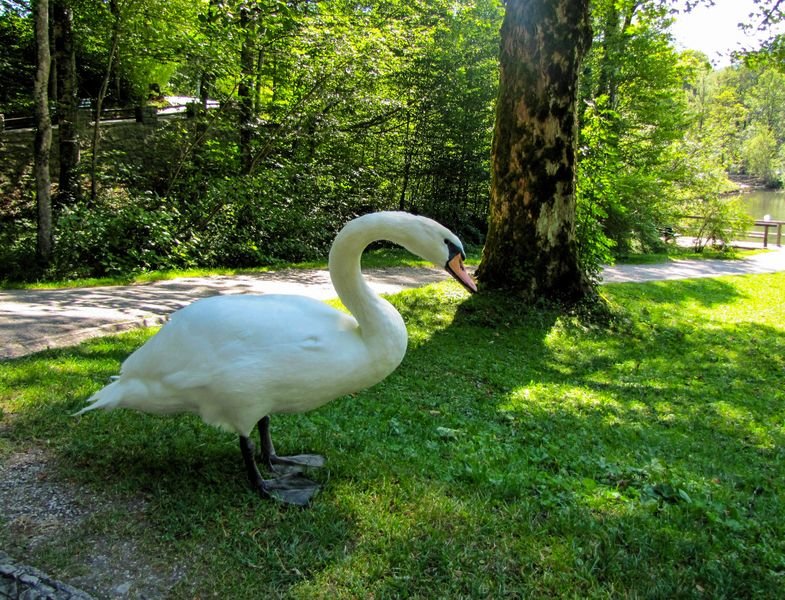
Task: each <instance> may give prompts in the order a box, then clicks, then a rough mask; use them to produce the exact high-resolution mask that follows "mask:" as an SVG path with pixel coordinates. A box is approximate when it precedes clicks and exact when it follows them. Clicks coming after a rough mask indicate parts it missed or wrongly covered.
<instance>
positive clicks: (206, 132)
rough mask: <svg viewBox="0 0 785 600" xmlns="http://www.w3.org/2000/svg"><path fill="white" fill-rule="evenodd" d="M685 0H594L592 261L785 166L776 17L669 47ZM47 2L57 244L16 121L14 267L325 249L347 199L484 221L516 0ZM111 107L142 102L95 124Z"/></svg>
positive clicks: (585, 247) (643, 244)
mask: <svg viewBox="0 0 785 600" xmlns="http://www.w3.org/2000/svg"><path fill="white" fill-rule="evenodd" d="M676 4H677V3H669V2H664V1H654V0H651V1H643V2H641V1H639V0H594V1H593V2H592V20H593V29H594V40H593V45H592V48H591V50H590V53H589V55H588V56H587V58H586V59H585V61H584V63H583V70H582V74H581V78H580V102H579V113H580V114H579V122H580V126H581V129H580V143H579V162H578V164H579V170H578V182H577V189H578V202H577V208H578V222H577V234H578V240H579V251H580V258H581V262H582V265H583V267H584V268H585V269H586V270H587V271H588V272H589V273H593V274H596V273H597V272H598V269H599V265H600V264H601V263H603V262H608V261H612V260H613V258H614V256H618V255H624V254H628V253H630V252H634V251H641V250H644V251H645V250H650V249H654V248H656V247H657V246H659V245H660V244H662V243H663V242H662V236H661V234H662V231H663V228H665V227H672V226H674V225H676V224H680V226H681V227H685V228H687V227H692V228H693V229H694V230H695V231H696V232H700V233H701V235H702V236H703V237H704V238H705V239H706V240H710V239H713V238H717V239H728V238H729V237H732V236H733V230H734V228H736V229H739V228H744V226H745V221H744V218H743V217H742V211H741V210H740V209H739V207H738V206H736V205H735V204H734V203H733V202H732V201H730V200H729V199H728V196H727V195H726V192H728V191H729V190H732V189H733V188H734V185H733V183H732V182H731V181H730V179H729V177H733V178H735V179H738V178H750V177H751V178H754V180H755V181H757V182H759V183H761V184H764V185H768V186H778V185H781V183H782V177H783V171H784V170H785V169H784V167H783V166H784V165H785V74H783V62H782V60H780V58H781V56H780V54H781V52H780V48H781V40H779V39H777V38H774V39H773V40H771V41H770V42H769V43H768V44H767V45H765V46H764V48H763V49H762V50H760V51H758V52H754V53H748V54H745V55H744V56H740V57H739V59H738V60H737V61H736V63H735V64H734V65H732V66H730V67H727V68H724V69H721V70H715V69H713V68H712V66H711V64H710V62H709V60H708V58H707V57H706V56H704V55H702V54H699V53H697V52H694V51H685V52H681V51H679V50H677V49H676V47H675V44H674V40H673V37H672V35H671V33H670V27H671V25H672V21H673V18H672V13H671V10H673V8H674V6H675V5H676ZM50 5H51V6H50V32H51V36H52V40H51V41H52V49H53V52H52V59H53V60H52V67H53V68H52V69H51V75H50V78H49V96H50V98H51V99H52V102H51V113H52V115H53V119H54V120H55V121H59V122H60V126H59V127H58V128H56V129H55V143H54V144H53V149H52V157H53V158H52V162H51V164H52V178H53V181H54V186H53V191H54V194H53V204H52V208H53V226H52V232H51V233H52V239H53V242H54V243H53V250H52V254H51V256H50V257H49V258H48V259H47V261H46V262H45V263H41V261H40V256H38V257H37V255H36V232H37V212H36V197H35V184H34V181H33V167H32V164H33V153H32V139H33V134H32V132H30V131H29V132H27V134H26V135H25V134H24V132H12V131H6V132H4V133H3V134H2V138H0V139H2V142H0V143H2V146H0V154H2V161H1V164H2V168H0V279H6V280H25V279H31V278H35V279H37V278H76V277H84V276H102V275H119V274H127V273H131V272H135V271H143V270H156V269H169V268H189V267H196V266H202V267H205V266H206V267H210V266H224V267H227V266H228V267H255V266H259V265H267V264H274V263H276V262H278V261H302V260H309V259H315V258H319V257H322V256H324V255H325V254H326V250H327V248H328V247H329V244H330V242H331V241H332V238H333V237H334V235H335V233H336V231H337V230H338V228H339V227H340V226H341V225H342V224H343V223H344V222H345V221H347V220H348V219H350V218H351V217H352V216H354V215H357V214H361V213H364V212H369V211H373V210H385V209H401V210H408V211H411V212H415V213H420V214H425V215H428V216H431V217H433V218H436V219H437V220H439V221H441V222H442V223H444V224H445V225H447V226H449V227H451V228H452V229H453V230H455V231H456V232H457V233H458V234H459V235H461V236H462V237H463V238H464V239H465V240H466V241H467V242H469V243H471V244H478V245H479V244H482V242H483V238H484V234H485V231H486V222H487V212H488V197H489V193H488V191H489V183H490V175H489V168H490V167H489V164H490V149H491V141H492V135H493V124H494V106H495V101H496V96H497V89H498V49H499V27H500V24H501V20H502V17H503V11H504V8H503V4H502V3H501V2H498V1H497V0H454V1H449V2H448V1H446V0H427V1H426V0H419V1H414V2H406V3H404V2H398V1H396V0H388V1H374V2H364V3H352V2H345V1H342V0H326V1H321V2H318V3H316V2H302V1H297V0H294V1H289V2H281V1H277V0H231V1H228V0H227V1H223V0H202V1H200V2H193V1H191V0H171V1H168V2H155V1H152V0H107V1H102V2H92V1H90V2H87V1H82V0H51V2H50ZM30 8H31V7H30V6H29V4H28V3H26V2H21V1H20V2H17V1H4V2H2V3H0V41H1V42H2V43H1V44H0V81H2V82H3V84H2V86H0V112H1V113H4V114H5V116H6V118H9V119H10V118H11V117H13V116H17V115H30V114H32V112H33V82H34V79H35V71H36V44H35V29H34V22H33V14H32V13H31V10H30ZM752 21H753V20H752V19H751V24H753V25H754V23H753V22H752ZM167 96H184V97H189V98H192V99H194V101H193V102H192V103H191V104H190V105H189V107H188V115H190V117H191V118H166V119H165V118H163V117H158V118H155V117H154V114H153V112H152V111H151V110H150V109H151V107H157V108H163V107H165V106H166V105H167V101H166V100H165V97H167ZM114 107H124V108H129V107H130V108H132V109H135V110H134V111H132V112H136V113H137V114H138V115H140V117H142V119H141V120H142V122H140V123H137V122H135V121H134V120H133V119H128V120H123V121H119V122H113V123H112V124H109V123H108V122H106V123H105V124H103V125H101V124H100V123H99V124H97V125H96V119H95V115H96V114H98V115H102V114H103V113H102V110H103V109H105V108H114ZM70 115H73V116H70ZM63 124H66V125H70V124H73V127H65V128H64V127H63ZM684 215H695V216H700V217H701V219H700V220H697V221H693V222H683V221H682V217H683V216H684Z"/></svg>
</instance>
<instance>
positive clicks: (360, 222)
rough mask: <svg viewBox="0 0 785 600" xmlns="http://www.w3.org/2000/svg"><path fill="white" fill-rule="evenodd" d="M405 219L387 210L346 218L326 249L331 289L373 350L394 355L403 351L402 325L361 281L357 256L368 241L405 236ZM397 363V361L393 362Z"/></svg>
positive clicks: (404, 337)
mask: <svg viewBox="0 0 785 600" xmlns="http://www.w3.org/2000/svg"><path fill="white" fill-rule="evenodd" d="M406 233H407V232H406V231H405V223H404V222H402V221H401V220H400V219H398V218H395V217H394V216H390V214H389V213H388V214H384V213H376V214H370V215H365V216H364V217H361V218H359V219H355V220H353V221H351V222H349V223H348V224H347V225H346V226H345V227H344V228H343V229H342V230H341V231H340V232H339V233H338V235H337V236H336V238H335V241H334V242H333V245H332V248H331V249H330V263H329V264H330V278H331V279H332V282H333V286H334V287H335V291H336V292H337V293H338V297H339V298H340V299H341V301H342V302H343V304H344V306H346V308H348V309H349V311H350V312H351V313H352V315H353V316H354V318H355V319H357V322H358V323H359V325H360V335H361V336H362V338H363V340H364V342H365V343H366V345H367V346H368V347H369V351H370V352H371V353H373V354H378V355H381V356H389V357H390V358H391V359H392V357H393V355H399V356H397V360H398V362H400V359H402V358H403V354H404V353H405V352H406V337H407V336H406V326H405V325H404V322H403V319H402V318H401V315H400V314H399V313H398V311H397V310H395V308H394V307H393V306H392V305H391V304H390V303H389V302H387V301H386V300H384V299H383V298H381V297H379V296H378V295H377V294H376V293H374V291H373V290H372V289H371V288H370V287H369V286H368V284H367V283H366V282H365V279H364V278H363V276H362V272H361V270H360V257H361V256H362V253H363V250H365V248H366V247H367V246H368V244H370V243H371V242H374V241H377V240H382V239H384V240H389V241H391V242H395V243H401V242H402V241H403V240H405V239H406ZM396 366H397V362H396Z"/></svg>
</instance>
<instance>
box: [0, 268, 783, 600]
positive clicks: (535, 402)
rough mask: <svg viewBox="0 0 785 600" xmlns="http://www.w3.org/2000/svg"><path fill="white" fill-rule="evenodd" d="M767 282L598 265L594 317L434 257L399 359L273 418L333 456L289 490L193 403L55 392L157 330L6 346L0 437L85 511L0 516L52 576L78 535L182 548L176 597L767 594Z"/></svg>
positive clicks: (163, 562) (76, 550)
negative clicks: (393, 367)
mask: <svg viewBox="0 0 785 600" xmlns="http://www.w3.org/2000/svg"><path fill="white" fill-rule="evenodd" d="M783 289H785V275H783V274H778V275H762V276H750V277H732V278H721V279H715V280H708V279H702V280H692V281H680V282H667V283H666V282H660V283H650V284H645V285H640V284H625V285H614V286H607V287H604V288H603V290H604V294H605V295H606V296H607V298H608V299H609V301H610V303H611V304H612V305H613V306H614V307H615V311H616V321H615V324H613V325H612V326H611V327H609V328H607V327H597V326H590V325H589V326H587V325H586V324H585V323H581V322H580V321H579V320H578V319H575V318H572V317H565V316H559V314H558V313H556V312H552V311H550V310H547V309H525V310H521V306H520V304H518V303H516V302H511V301H510V300H509V299H505V298H503V297H499V296H475V297H471V298H467V297H466V295H465V293H464V292H462V291H461V290H460V289H459V288H458V286H457V284H453V283H445V284H441V285H438V286H432V287H429V288H425V289H422V290H416V291H412V292H407V293H405V294H401V295H398V296H396V297H394V298H393V302H394V303H395V305H396V306H397V307H398V308H399V309H400V310H401V312H402V314H403V316H404V319H405V320H406V322H407V325H408V328H409V332H410V340H411V344H410V349H409V353H408V355H407V357H406V359H405V361H404V363H403V365H402V366H401V367H400V368H399V370H398V371H396V372H395V373H394V374H393V375H392V376H391V377H389V378H388V379H387V380H386V381H385V382H383V383H382V384H380V385H378V386H376V387H374V388H372V389H371V390H368V391H365V392H363V393H360V394H357V395H354V396H352V397H347V398H344V399H341V400H338V401H336V402H334V403H331V404H329V405H327V406H325V407H324V408H322V409H320V410H318V411H315V412H313V413H309V414H306V415H300V416H275V417H274V419H273V429H274V435H275V436H276V439H277V445H278V448H279V451H281V452H289V453H291V452H299V451H304V450H309V451H317V452H322V453H324V454H325V455H326V456H327V458H328V469H327V470H326V471H324V472H322V473H316V474H315V477H317V478H318V479H319V480H320V481H322V482H323V483H324V484H325V487H324V489H323V491H322V492H321V493H320V494H319V495H318V496H317V497H316V499H315V502H314V505H313V507H312V508H310V509H308V510H305V511H302V510H284V509H281V508H280V507H278V506H276V505H274V504H272V503H269V502H263V501H261V500H260V499H259V498H258V497H257V496H256V495H255V494H254V493H253V492H252V491H251V490H250V489H249V488H248V487H247V483H246V481H245V475H244V472H243V466H242V460H241V459H240V456H239V451H238V448H237V440H236V438H235V437H234V436H230V435H227V434H225V433H221V432H219V431H217V430H214V429H211V428H208V427H206V426H203V425H202V424H201V423H200V422H199V421H198V419H195V418H185V417H176V418H161V417H152V416H145V415H142V414H139V413H132V412H123V411H116V412H114V413H101V414H98V413H94V414H90V415H88V416H85V417H82V418H80V419H73V418H71V417H69V416H68V415H69V414H70V413H71V412H73V411H75V410H76V409H77V408H79V407H81V406H82V405H83V402H84V400H85V398H86V397H87V396H88V395H89V394H90V393H91V392H93V391H94V390H96V389H97V388H98V387H100V386H101V385H102V384H103V382H104V381H105V380H106V378H107V377H108V376H109V375H111V374H114V373H116V372H117V368H118V365H119V363H120V361H121V360H123V359H124V358H125V356H127V354H128V353H129V352H131V351H132V350H133V349H134V348H135V347H137V346H138V345H139V344H141V343H142V342H143V341H144V340H145V339H146V337H147V336H148V335H150V333H151V332H146V333H141V332H135V333H131V334H126V335H123V336H120V337H117V338H105V339H100V340H95V341H92V342H90V343H86V344H83V345H81V346H79V347H76V348H71V349H65V350H59V351H50V352H46V353H43V354H40V355H35V356H31V357H28V358H25V359H21V360H15V361H10V362H6V363H2V364H0V408H2V419H3V422H2V427H0V457H2V458H3V459H7V458H8V457H10V456H14V455H16V454H17V453H21V452H25V451H26V450H27V449H28V448H31V447H36V448H46V450H45V457H46V461H47V465H49V466H48V467H47V469H46V473H47V479H48V481H49V482H50V485H52V482H60V485H63V486H67V487H68V488H69V489H71V490H73V491H72V494H73V496H74V497H76V498H87V499H88V500H85V503H86V504H89V505H90V507H91V511H90V513H91V514H90V517H89V518H88V519H86V520H84V521H82V522H80V523H79V524H78V525H76V526H73V527H70V528H68V529H61V530H60V531H59V533H53V531H52V530H50V531H49V534H48V535H46V534H42V532H41V530H39V529H37V528H36V526H35V525H34V524H30V525H28V526H27V528H26V529H22V530H20V529H9V528H8V524H6V525H5V526H4V527H0V532H2V533H0V541H2V545H3V547H4V548H5V549H7V550H8V551H9V552H11V553H15V554H17V555H24V556H30V557H31V558H30V560H34V561H35V564H38V565H41V566H42V567H44V568H46V569H47V570H49V571H50V572H52V573H53V574H56V575H60V576H64V577H71V576H74V575H75V574H79V573H81V572H82V569H83V567H82V566H81V565H85V564H89V562H90V561H91V556H93V555H94V549H100V552H109V553H110V554H109V555H108V556H114V554H111V553H112V552H114V553H115V554H117V556H116V560H117V561H118V562H120V563H122V564H123V565H125V564H127V563H130V564H131V565H132V568H135V569H137V572H139V573H140V575H143V576H147V574H148V573H149V572H152V573H161V576H160V577H161V581H164V582H165V581H168V580H169V579H168V577H169V576H170V575H169V574H171V573H172V572H176V573H179V583H177V585H176V586H175V588H174V589H173V590H172V592H171V596H170V597H173V598H191V597H194V596H199V597H206V596H210V595H213V594H214V593H215V594H218V595H221V596H224V597H233V598H248V597H260V596H261V597H282V598H319V597H325V598H326V597H329V598H368V597H377V598H383V597H398V598H404V597H405V598H432V597H434V596H437V597H444V598H459V597H464V598H465V597H474V598H486V597H494V598H502V597H505V598H514V597H538V598H545V597H548V598H550V597H569V598H574V597H581V598H607V597H658V598H674V597H695V598H698V597H736V598H740V597H744V598H751V597H759V598H773V597H777V596H779V595H780V592H781V590H782V576H783V573H785V563H783V556H785V546H784V545H783V544H784V543H785V542H784V540H785V529H784V527H785V522H784V521H783V519H782V514H783V510H785V505H784V504H783V503H784V502H785V487H783V486H784V483H783V482H785V456H783V448H784V447H785V446H784V445H783V443H784V442H785V439H783V436H784V435H785V431H783V422H784V421H785V410H784V409H783V406H785V405H784V404H783V400H785V395H783V388H782V385H781V377H782V373H783V369H785V360H784V359H783V357H785V328H784V327H783V323H785V305H784V304H783V303H782V302H781V295H782V290H783ZM39 452H40V451H39ZM48 489H49V488H48ZM96 495H97V497H98V498H99V500H96ZM20 531H21V533H20ZM54 531H56V530H54ZM33 540H35V544H34V545H32V544H33ZM113 548H114V550H112V549H113ZM132 549H135V551H134V552H133V556H134V557H136V558H133V559H132V557H131V556H129V553H130V552H131V550H132ZM139 557H147V558H146V559H144V560H142V563H141V564H135V561H139V560H140V558H139ZM146 565H149V566H146ZM140 579H142V577H140ZM113 585H117V582H116V581H113V582H112V581H110V582H108V583H107V586H113ZM99 595H101V594H100V593H99ZM162 595H163V594H162Z"/></svg>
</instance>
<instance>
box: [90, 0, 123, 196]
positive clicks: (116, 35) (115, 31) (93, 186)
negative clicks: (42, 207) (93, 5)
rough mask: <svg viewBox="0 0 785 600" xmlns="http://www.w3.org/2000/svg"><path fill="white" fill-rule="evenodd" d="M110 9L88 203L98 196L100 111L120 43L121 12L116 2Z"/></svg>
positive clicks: (94, 126)
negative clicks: (109, 38) (108, 44)
mask: <svg viewBox="0 0 785 600" xmlns="http://www.w3.org/2000/svg"><path fill="white" fill-rule="evenodd" d="M109 5H110V8H111V11H112V15H113V16H114V24H113V25H112V47H111V49H110V50H109V58H108V59H107V63H106V73H104V79H103V81H102V82H101V89H100V90H99V92H98V97H97V98H96V99H95V122H94V123H93V144H92V156H91V158H90V201H91V202H95V200H96V197H97V196H98V179H97V176H96V171H97V169H98V143H99V142H100V140H101V110H102V109H103V104H104V98H105V97H106V91H107V90H108V89H109V81H110V80H111V78H112V65H113V64H114V59H115V55H116V54H117V47H118V45H119V43H120V18H121V11H120V6H119V5H118V2H117V0H111V1H110V3H109Z"/></svg>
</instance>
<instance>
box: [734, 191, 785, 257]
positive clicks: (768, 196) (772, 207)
mask: <svg viewBox="0 0 785 600" xmlns="http://www.w3.org/2000/svg"><path fill="white" fill-rule="evenodd" d="M741 200H742V204H743V205H744V207H745V208H746V210H747V214H748V215H750V216H751V217H752V218H753V219H755V220H756V221H758V220H761V219H763V217H764V216H766V215H769V216H770V217H771V220H772V221H785V191H782V190H780V191H776V192H772V191H769V190H755V191H753V192H748V193H745V194H741ZM755 231H760V232H762V231H763V229H762V228H761V227H756V228H755ZM776 235H777V230H776V229H769V244H776V243H777V242H776V239H777V237H776ZM746 241H748V242H749V241H755V242H758V243H760V242H761V239H760V238H747V239H746Z"/></svg>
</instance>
